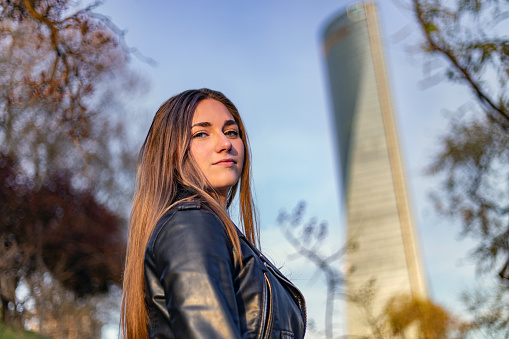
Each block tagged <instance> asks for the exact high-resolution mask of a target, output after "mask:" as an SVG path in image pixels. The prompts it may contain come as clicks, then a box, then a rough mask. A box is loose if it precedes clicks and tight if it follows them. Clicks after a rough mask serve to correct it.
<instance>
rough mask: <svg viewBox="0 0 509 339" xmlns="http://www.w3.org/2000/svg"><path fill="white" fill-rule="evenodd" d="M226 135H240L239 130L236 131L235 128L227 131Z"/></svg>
mask: <svg viewBox="0 0 509 339" xmlns="http://www.w3.org/2000/svg"><path fill="white" fill-rule="evenodd" d="M224 134H225V135H226V136H229V137H236V136H238V135H239V132H237V131H234V130H231V131H227V132H225V133H224Z"/></svg>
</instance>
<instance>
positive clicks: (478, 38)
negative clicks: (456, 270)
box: [411, 0, 509, 338]
mask: <svg viewBox="0 0 509 339" xmlns="http://www.w3.org/2000/svg"><path fill="white" fill-rule="evenodd" d="M411 4H412V10H413V14H414V15H415V18H416V20H417V22H418V24H419V28H420V30H421V32H422V34H423V36H424V37H425V39H424V44H423V46H422V47H423V49H422V50H423V51H424V52H425V53H426V54H427V55H428V57H429V58H430V59H431V60H434V59H439V60H443V61H445V66H443V65H444V64H442V66H443V67H440V68H438V69H434V70H432V71H431V73H430V74H429V79H435V80H437V79H438V80H443V79H447V80H448V81H451V82H453V83H456V84H460V85H463V86H466V87H467V88H469V89H470V90H471V93H472V97H471V100H470V101H469V102H468V103H466V104H464V105H463V106H462V108H461V109H460V110H459V112H457V113H456V114H455V115H454V117H453V118H452V119H451V123H450V125H449V127H448V129H447V130H446V132H445V133H444V134H443V135H442V136H441V137H440V139H439V149H438V151H437V152H436V154H435V155H434V157H433V159H432V162H431V164H430V166H429V168H428V172H429V173H430V174H432V175H437V176H438V177H439V178H440V180H441V186H440V187H439V188H438V189H437V190H435V192H433V194H432V198H433V199H434V202H435V206H436V209H437V211H438V212H439V213H441V214H442V215H445V216H448V217H450V218H452V220H457V221H459V222H460V223H461V225H462V231H461V236H462V237H470V238H472V239H473V240H474V242H475V243H476V246H475V248H474V249H473V250H472V251H471V257H472V258H473V259H474V260H475V262H476V264H477V269H478V270H477V271H478V274H479V275H481V274H489V275H492V274H493V272H496V274H493V275H496V276H498V278H500V280H499V281H498V283H496V284H495V286H494V287H488V288H487V287H486V286H484V287H480V288H477V289H475V290H473V291H471V292H466V293H465V294H464V298H463V299H464V301H465V305H466V306H467V311H468V312H469V314H470V316H471V321H470V322H469V323H468V326H466V327H465V328H464V330H465V331H466V332H465V333H467V332H469V333H470V334H474V335H475V334H476V333H477V334H480V335H482V337H484V338H488V337H493V338H500V337H507V335H508V332H507V328H508V324H509V300H508V297H509V288H508V286H509V284H508V283H509V151H508V150H509V96H508V93H509V91H508V90H509V38H508V34H507V32H509V29H508V20H507V18H508V17H509V1H507V0H457V1H448V0H412V1H411Z"/></svg>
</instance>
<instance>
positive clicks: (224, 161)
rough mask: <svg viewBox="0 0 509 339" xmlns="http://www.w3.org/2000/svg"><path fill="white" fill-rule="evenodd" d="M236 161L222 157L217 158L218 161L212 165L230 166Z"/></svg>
mask: <svg viewBox="0 0 509 339" xmlns="http://www.w3.org/2000/svg"><path fill="white" fill-rule="evenodd" d="M236 163H237V162H236V161H235V160H233V159H230V158H228V159H222V160H219V161H218V162H215V163H214V165H218V166H224V167H231V166H233V165H235V164H236Z"/></svg>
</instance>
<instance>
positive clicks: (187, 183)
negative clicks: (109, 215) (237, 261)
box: [120, 88, 259, 339]
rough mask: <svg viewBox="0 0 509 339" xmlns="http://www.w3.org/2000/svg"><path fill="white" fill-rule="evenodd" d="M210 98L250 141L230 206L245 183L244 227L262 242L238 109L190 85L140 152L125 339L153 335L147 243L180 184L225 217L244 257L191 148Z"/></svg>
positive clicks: (160, 114)
mask: <svg viewBox="0 0 509 339" xmlns="http://www.w3.org/2000/svg"><path fill="white" fill-rule="evenodd" d="M204 99H214V100H217V101H219V102H221V103H222V104H223V105H225V106H226V108H227V109H228V111H229V112H230V114H231V115H232V116H233V118H234V119H235V121H236V123H237V124H238V126H239V130H240V137H241V138H242V141H243V142H244V154H245V156H244V165H243V168H242V173H241V176H240V179H239V181H238V182H237V183H236V184H235V185H234V186H233V187H232V188H231V189H230V191H229V193H228V197H227V199H226V207H227V209H228V208H229V207H230V205H231V204H232V202H233V199H234V198H235V195H236V193H237V190H238V188H240V192H239V209H240V219H241V223H242V227H243V229H244V233H245V235H246V237H247V238H248V240H249V241H251V242H252V243H253V244H256V245H259V243H258V241H259V228H258V226H257V223H256V212H255V208H254V204H253V199H252V194H251V154H250V150H249V142H248V139H247V135H246V130H245V128H244V124H243V123H242V119H241V118H240V115H239V112H238V110H237V108H236V107H235V106H234V105H233V103H232V102H231V101H230V100H229V99H228V98H227V97H226V96H225V95H224V94H222V93H221V92H218V91H213V90H210V89H206V88H203V89H199V90H188V91H185V92H182V93H180V94H178V95H176V96H174V97H172V98H170V99H168V101H166V102H165V103H164V104H163V105H162V106H161V107H160V108H159V110H158V111H157V113H156V115H155V117H154V120H153V122H152V125H151V126H150V130H149V132H148V135H147V137H146V139H145V142H144V143H143V146H142V147H141V150H140V154H139V157H138V169H137V175H136V187H135V193H134V196H133V207H132V211H131V216H130V220H129V235H128V244H127V256H126V265H125V272H124V284H123V292H122V306H121V316H120V327H121V331H122V334H123V337H124V338H125V339H131V338H148V330H147V322H148V321H149V319H148V314H147V309H146V305H145V290H146V289H145V278H144V256H145V248H146V246H147V243H148V241H149V238H150V236H151V234H152V231H153V230H154V227H155V225H156V223H157V221H158V220H159V218H161V217H162V216H163V214H164V213H165V212H166V211H167V210H168V209H169V208H170V207H171V205H172V204H174V203H175V202H176V200H177V199H178V198H177V197H178V193H179V192H178V190H179V189H181V188H182V187H184V188H188V189H190V190H192V191H194V192H196V198H198V199H200V200H201V201H203V202H204V203H205V204H206V205H207V206H208V207H210V208H211V209H212V210H213V211H214V212H215V213H216V214H217V215H218V216H219V217H220V219H221V220H222V222H223V225H224V228H225V231H226V235H227V236H228V238H229V240H230V241H231V243H232V244H233V250H234V251H235V252H236V254H237V255H236V256H235V257H236V258H241V252H240V244H239V239H238V236H237V233H236V229H235V225H234V224H233V222H232V221H231V220H230V218H229V216H228V214H227V213H226V211H225V210H224V209H223V208H222V207H221V206H220V204H219V198H218V195H217V194H216V193H215V192H214V190H213V189H212V188H211V187H210V184H209V183H208V181H207V179H206V178H205V176H204V175H203V173H202V172H201V171H200V169H199V168H198V165H197V164H196V162H195V161H194V159H193V157H192V156H191V154H190V152H189V145H190V143H191V124H192V119H193V116H194V112H195V110H196V107H197V106H198V104H199V103H200V102H201V101H202V100H204Z"/></svg>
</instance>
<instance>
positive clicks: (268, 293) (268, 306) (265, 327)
mask: <svg viewBox="0 0 509 339" xmlns="http://www.w3.org/2000/svg"><path fill="white" fill-rule="evenodd" d="M263 277H264V278H265V299H264V303H263V314H264V317H263V319H262V323H261V325H262V326H260V327H261V329H262V332H261V333H260V336H259V338H260V339H266V338H269V336H270V328H271V324H272V302H271V297H272V287H271V286H270V281H269V277H267V274H266V273H265V272H263Z"/></svg>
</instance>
